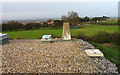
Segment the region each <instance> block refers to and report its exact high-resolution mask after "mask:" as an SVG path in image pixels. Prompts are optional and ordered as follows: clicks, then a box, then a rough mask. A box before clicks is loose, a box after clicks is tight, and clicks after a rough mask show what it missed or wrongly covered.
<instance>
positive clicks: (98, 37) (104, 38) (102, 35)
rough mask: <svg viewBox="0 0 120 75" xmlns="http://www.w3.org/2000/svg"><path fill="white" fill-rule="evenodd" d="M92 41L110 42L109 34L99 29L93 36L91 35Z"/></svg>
mask: <svg viewBox="0 0 120 75" xmlns="http://www.w3.org/2000/svg"><path fill="white" fill-rule="evenodd" d="M91 39H92V41H94V42H96V43H110V41H111V34H110V33H107V32H102V31H99V32H97V33H96V34H94V35H93V36H91Z"/></svg>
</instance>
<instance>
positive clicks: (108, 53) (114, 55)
mask: <svg viewBox="0 0 120 75" xmlns="http://www.w3.org/2000/svg"><path fill="white" fill-rule="evenodd" d="M89 43H91V44H92V45H94V46H95V47H96V48H98V49H100V50H101V51H102V52H103V54H104V56H105V57H106V58H107V59H108V60H110V61H111V62H112V63H115V64H116V65H117V67H118V71H119V72H120V61H119V60H120V58H119V53H120V47H118V46H114V47H113V48H110V47H106V46H102V45H100V44H98V43H94V42H89Z"/></svg>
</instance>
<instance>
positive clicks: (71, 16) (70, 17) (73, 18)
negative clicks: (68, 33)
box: [62, 11, 81, 25]
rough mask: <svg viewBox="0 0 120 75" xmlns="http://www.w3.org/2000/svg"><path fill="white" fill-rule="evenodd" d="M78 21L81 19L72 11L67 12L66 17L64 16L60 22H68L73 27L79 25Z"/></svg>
mask: <svg viewBox="0 0 120 75" xmlns="http://www.w3.org/2000/svg"><path fill="white" fill-rule="evenodd" d="M80 19H81V18H80V17H79V15H78V13H77V12H74V11H71V12H68V15H67V16H65V15H63V16H62V20H63V21H64V22H70V23H72V24H73V25H77V24H79V23H80Z"/></svg>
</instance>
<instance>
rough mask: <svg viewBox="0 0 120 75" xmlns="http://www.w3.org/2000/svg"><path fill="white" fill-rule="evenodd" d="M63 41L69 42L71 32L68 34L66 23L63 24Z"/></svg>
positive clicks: (68, 29) (68, 28) (68, 26)
mask: <svg viewBox="0 0 120 75" xmlns="http://www.w3.org/2000/svg"><path fill="white" fill-rule="evenodd" d="M62 38H63V40H71V32H70V25H69V23H68V22H65V23H64V24H63V35H62Z"/></svg>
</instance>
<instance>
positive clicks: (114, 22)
mask: <svg viewBox="0 0 120 75" xmlns="http://www.w3.org/2000/svg"><path fill="white" fill-rule="evenodd" d="M102 23H118V21H115V20H113V21H111V20H110V21H103V22H102Z"/></svg>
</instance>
